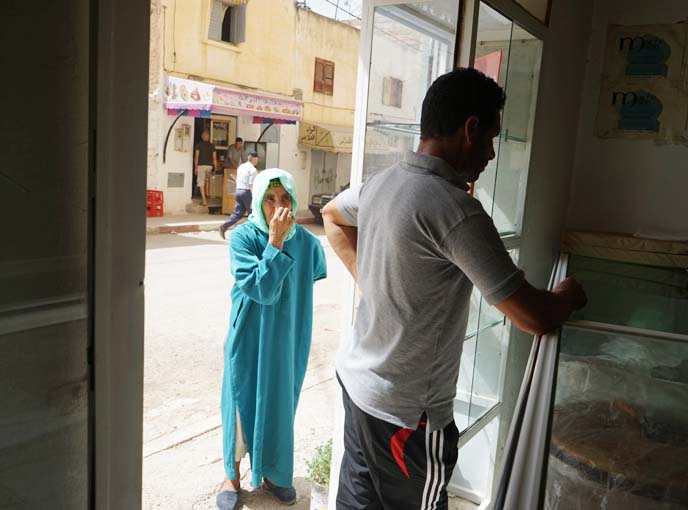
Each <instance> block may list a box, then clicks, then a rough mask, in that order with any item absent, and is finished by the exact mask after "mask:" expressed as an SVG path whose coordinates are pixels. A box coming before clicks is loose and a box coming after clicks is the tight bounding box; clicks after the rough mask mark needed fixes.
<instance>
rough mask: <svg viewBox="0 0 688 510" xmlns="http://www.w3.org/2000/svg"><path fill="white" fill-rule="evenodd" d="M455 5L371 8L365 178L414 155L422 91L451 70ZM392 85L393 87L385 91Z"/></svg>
mask: <svg viewBox="0 0 688 510" xmlns="http://www.w3.org/2000/svg"><path fill="white" fill-rule="evenodd" d="M458 13H459V0H435V1H430V2H417V3H401V2H400V3H399V4H398V5H386V6H380V7H376V8H375V13H374V17H373V41H372V50H371V61H370V82H369V85H368V87H369V89H368V119H367V127H366V142H365V155H364V160H363V177H364V178H365V177H367V176H368V175H370V174H371V173H374V172H376V171H379V170H383V169H385V168H387V167H389V166H391V165H393V164H394V163H396V162H398V161H400V160H401V158H402V157H403V155H404V153H405V152H406V151H409V150H414V149H415V148H416V146H417V145H418V142H419V140H420V114H421V105H422V103H423V97H424V96H425V92H426V91H427V90H428V88H429V87H430V84H431V83H432V82H433V81H434V80H435V78H437V77H439V76H440V75H442V74H444V73H446V72H448V71H450V70H451V69H452V68H453V67H454V45H455V43H456V25H457V19H458ZM390 79H393V80H396V81H395V83H397V86H396V87H395V89H394V90H392V87H389V86H388V87H387V88H385V83H388V84H389V83H391V81H390Z"/></svg>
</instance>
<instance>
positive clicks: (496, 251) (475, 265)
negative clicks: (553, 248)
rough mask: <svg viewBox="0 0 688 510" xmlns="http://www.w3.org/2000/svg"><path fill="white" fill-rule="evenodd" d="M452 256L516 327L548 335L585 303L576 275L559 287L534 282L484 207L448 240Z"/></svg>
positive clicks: (451, 233)
mask: <svg viewBox="0 0 688 510" xmlns="http://www.w3.org/2000/svg"><path fill="white" fill-rule="evenodd" d="M441 246H442V248H443V249H444V250H445V253H446V254H447V256H448V258H449V260H451V261H452V262H454V264H456V265H457V266H458V267H459V268H460V269H461V270H462V271H463V272H464V274H465V275H466V276H467V277H468V279H469V280H471V282H473V284H474V285H475V286H476V288H477V289H478V290H479V291H480V293H481V294H482V295H483V297H484V299H485V300H486V301H487V303H489V304H490V305H494V306H496V307H497V309H499V310H500V311H501V312H502V313H503V314H504V315H506V316H507V317H508V318H509V320H510V321H511V322H513V323H514V324H515V325H516V327H518V328H519V329H521V330H523V331H526V332H528V333H532V334H534V335H543V334H545V333H549V332H550V331H552V330H554V329H556V328H558V327H559V326H561V325H562V324H563V323H564V322H565V321H566V320H567V319H568V318H569V316H570V315H571V312H573V310H575V309H577V308H582V307H583V306H585V303H586V297H585V293H584V292H583V289H582V287H581V286H580V285H579V284H578V282H576V281H575V280H574V279H572V278H568V279H567V280H565V281H564V282H562V283H561V284H560V285H559V286H558V287H557V288H556V289H554V291H553V292H548V291H545V290H539V289H536V288H534V287H533V286H532V285H530V284H529V283H528V282H527V281H526V279H525V276H524V274H523V271H521V270H519V269H518V268H517V267H516V265H515V264H514V262H513V260H512V259H511V257H510V256H509V253H508V252H507V251H506V249H505V248H504V243H502V240H501V239H500V237H499V233H498V232H497V229H496V228H495V226H494V223H493V222H492V219H491V218H490V217H489V216H488V215H487V214H486V213H485V212H484V211H483V210H482V209H481V210H480V211H479V212H477V213H474V214H472V215H470V216H469V217H467V218H465V219H463V220H462V221H460V222H459V223H458V224H457V225H456V226H455V227H454V228H453V229H452V230H451V232H450V233H449V234H448V235H447V236H446V238H445V239H444V241H443V242H442V245H441Z"/></svg>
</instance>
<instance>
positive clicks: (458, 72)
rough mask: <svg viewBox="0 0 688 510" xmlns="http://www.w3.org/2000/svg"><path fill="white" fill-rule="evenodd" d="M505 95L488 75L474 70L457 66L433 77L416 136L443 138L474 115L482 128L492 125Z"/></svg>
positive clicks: (454, 131)
mask: <svg viewBox="0 0 688 510" xmlns="http://www.w3.org/2000/svg"><path fill="white" fill-rule="evenodd" d="M505 100H506V96H505V95H504V91H503V90H502V88H501V87H500V86H499V85H497V83H495V81H494V80H493V79H492V78H488V77H487V76H485V75H484V74H483V73H481V72H480V71H477V70H476V69H468V68H463V67H457V68H456V69H454V70H453V71H451V72H449V73H447V74H443V75H442V76H440V77H439V78H437V79H436V80H435V82H434V83H433V84H432V85H431V86H430V89H428V92H427V94H425V99H424V100H423V111H422V113H421V117H420V137H421V138H423V139H428V138H446V137H448V136H451V135H453V134H454V133H456V130H457V129H460V128H462V127H463V126H464V124H465V123H466V120H467V119H468V118H469V117H471V116H473V115H475V116H476V117H477V118H478V121H479V122H480V125H481V126H482V127H483V129H487V128H488V127H492V126H493V125H494V123H495V122H496V121H497V118H498V117H497V116H498V114H499V111H500V110H501V109H502V108H504V101H505Z"/></svg>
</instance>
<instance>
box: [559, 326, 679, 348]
mask: <svg viewBox="0 0 688 510" xmlns="http://www.w3.org/2000/svg"><path fill="white" fill-rule="evenodd" d="M564 326H565V327H567V328H572V329H579V330H583V331H593V332H596V333H613V334H616V335H626V336H632V337H636V338H642V339H645V340H666V341H669V342H684V343H688V335H682V334H680V333H668V332H665V331H655V330H650V329H640V328H632V327H629V326H621V325H618V324H607V323H603V322H595V321H569V322H567V323H566V324H565V325H564Z"/></svg>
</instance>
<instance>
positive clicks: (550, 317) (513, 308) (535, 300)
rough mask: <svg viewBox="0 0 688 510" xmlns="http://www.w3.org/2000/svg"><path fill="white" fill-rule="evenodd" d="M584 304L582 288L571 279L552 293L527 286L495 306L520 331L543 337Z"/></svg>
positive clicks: (525, 284) (526, 284)
mask: <svg viewBox="0 0 688 510" xmlns="http://www.w3.org/2000/svg"><path fill="white" fill-rule="evenodd" d="M586 303H587V297H586V296H585V292H584V291H583V287H581V285H580V284H579V283H578V282H577V281H576V280H574V279H573V278H567V279H566V280H564V281H563V282H561V283H560V284H559V285H558V286H557V287H556V288H555V289H554V290H553V291H552V292H548V291H546V290H540V289H536V288H535V287H533V286H532V285H530V284H529V283H528V282H526V283H524V284H523V286H521V288H520V289H518V290H517V291H516V292H514V293H513V294H512V295H511V296H509V297H508V298H506V299H504V300H503V301H501V302H499V303H497V304H496V305H495V306H496V307H497V309H499V311H500V312H502V313H503V314H504V315H506V316H507V317H508V318H509V320H510V321H511V322H513V323H514V324H515V325H516V327H518V328H519V329H521V330H523V331H526V332H528V333H531V334H533V335H544V334H545V333H549V332H550V331H553V330H555V329H557V328H558V327H560V326H561V325H562V324H564V322H566V321H567V320H568V318H569V316H570V315H571V313H572V312H573V311H574V310H578V309H580V308H583V307H584V306H585V304H586Z"/></svg>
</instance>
